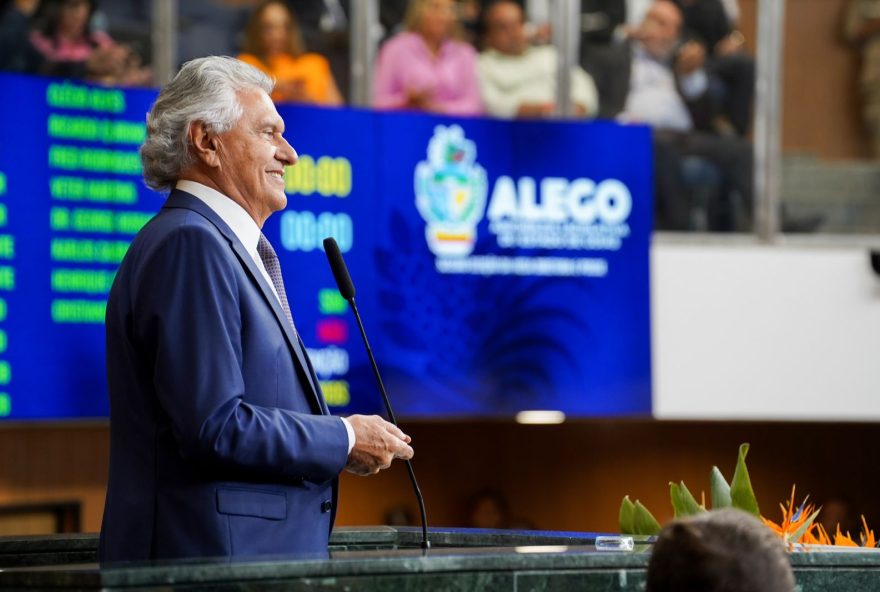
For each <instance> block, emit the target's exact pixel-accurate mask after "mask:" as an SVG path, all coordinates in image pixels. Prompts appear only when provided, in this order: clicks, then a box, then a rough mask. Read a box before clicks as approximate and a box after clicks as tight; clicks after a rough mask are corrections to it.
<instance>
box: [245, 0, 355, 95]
mask: <svg viewBox="0 0 880 592" xmlns="http://www.w3.org/2000/svg"><path fill="white" fill-rule="evenodd" d="M244 51H245V53H242V54H241V55H239V56H238V58H239V59H240V60H242V61H243V62H247V63H248V64H250V65H252V66H255V67H257V68H259V69H260V70H262V71H263V72H265V73H266V74H269V75H270V76H273V77H274V78H275V80H276V85H275V90H274V91H273V92H272V99H273V100H275V101H276V102H293V103H315V104H319V105H341V104H342V102H343V101H342V95H340V94H339V89H338V88H337V87H336V82H335V81H334V79H333V74H332V73H331V72H330V64H329V63H328V62H327V60H326V59H325V58H324V57H323V56H320V55H318V54H316V53H306V51H305V49H304V47H303V42H302V37H301V36H300V33H299V27H298V26H297V22H296V17H295V16H294V14H293V13H292V12H291V11H290V9H289V8H288V7H287V5H286V4H285V3H284V2H281V1H280V0H269V1H268V2H263V3H262V4H261V5H260V6H259V7H258V8H257V9H256V10H255V11H254V13H253V15H251V18H250V21H249V22H248V25H247V33H246V36H245V42H244Z"/></svg>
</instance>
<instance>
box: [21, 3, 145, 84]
mask: <svg viewBox="0 0 880 592" xmlns="http://www.w3.org/2000/svg"><path fill="white" fill-rule="evenodd" d="M95 9H96V5H95V2H94V0H45V1H44V2H42V3H41V5H40V7H39V9H38V10H37V12H36V14H35V15H34V23H35V24H34V26H33V27H32V30H31V33H30V42H31V45H33V47H34V48H35V49H36V51H37V52H38V53H39V54H40V57H41V63H40V65H39V67H38V71H39V72H40V73H42V74H49V75H54V76H74V77H84V78H87V79H89V80H92V81H95V82H101V83H105V84H119V85H131V86H137V85H145V84H148V83H149V82H150V81H151V79H152V75H151V73H150V71H149V70H147V69H145V68H141V67H140V59H139V58H138V56H137V55H136V54H135V53H134V52H132V51H131V50H130V49H129V48H128V47H125V46H123V45H120V44H118V43H115V42H114V41H113V40H112V39H111V38H110V36H109V35H107V34H106V33H104V32H103V31H93V30H92V28H91V24H90V21H91V18H92V15H93V14H94V12H95Z"/></svg>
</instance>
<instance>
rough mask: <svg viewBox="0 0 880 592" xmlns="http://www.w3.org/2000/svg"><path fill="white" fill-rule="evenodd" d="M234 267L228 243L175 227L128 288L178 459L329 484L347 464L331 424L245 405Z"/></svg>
mask: <svg viewBox="0 0 880 592" xmlns="http://www.w3.org/2000/svg"><path fill="white" fill-rule="evenodd" d="M237 265H239V262H238V261H237V260H236V259H235V258H234V256H233V255H232V254H231V252H230V249H229V246H228V244H227V243H225V242H222V241H221V240H220V239H219V238H218V237H217V236H215V235H214V234H213V233H212V232H211V231H210V230H208V229H204V228H199V227H195V228H194V227H190V226H185V227H181V228H179V229H178V230H177V231H175V232H173V233H172V234H171V235H169V236H166V237H165V239H164V240H163V241H162V244H161V245H159V246H158V247H157V248H156V249H154V250H153V251H152V253H150V254H149V255H148V260H147V261H146V262H145V264H144V265H143V267H142V269H143V273H142V274H140V275H139V276H138V277H137V278H135V280H134V281H135V283H136V285H135V286H134V294H135V295H134V296H133V300H134V302H133V307H134V314H135V318H134V322H133V327H134V332H135V335H134V338H135V340H136V341H137V342H138V343H140V344H142V345H143V347H144V355H145V356H147V357H148V359H151V360H152V361H153V383H154V386H155V391H156V394H157V397H158V404H159V406H160V407H161V409H162V411H163V412H164V413H165V414H166V415H167V416H168V418H169V421H170V424H171V428H172V430H173V433H174V436H175V438H176V440H177V442H178V444H179V446H180V452H181V455H182V456H183V457H184V458H187V459H190V460H197V461H206V462H210V463H212V464H216V465H220V466H224V467H228V468H233V469H239V470H243V471H256V472H258V473H261V474H265V475H269V476H272V477H277V478H284V477H289V478H303V479H306V480H309V481H314V482H325V481H327V480H330V479H332V478H334V477H336V476H337V475H338V473H339V472H340V471H341V470H342V468H343V467H344V466H345V463H346V460H347V456H348V437H347V433H346V429H345V426H344V425H343V423H342V422H341V421H340V420H339V418H337V417H330V416H318V415H310V414H304V413H296V412H293V411H289V410H285V409H279V408H272V407H261V406H257V405H252V404H249V403H247V402H245V401H244V394H245V393H244V379H243V377H242V371H241V367H242V343H241V314H240V308H239V305H240V303H239V290H238V285H237V281H238V280H237V277H240V275H238V276H237V275H236V267H235V266H237ZM274 363H275V362H274V360H271V361H267V371H270V372H272V371H275V367H274Z"/></svg>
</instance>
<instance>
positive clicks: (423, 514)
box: [348, 296, 431, 549]
mask: <svg viewBox="0 0 880 592" xmlns="http://www.w3.org/2000/svg"><path fill="white" fill-rule="evenodd" d="M348 303H349V304H350V305H351V310H352V312H353V313H354V318H355V321H357V326H358V329H360V331H361V337H362V338H363V340H364V347H365V348H366V349H367V357H368V358H370V365H371V366H372V367H373V375H374V376H375V377H376V384H378V385H379V392H380V393H382V401H383V402H384V403H385V410H386V411H387V412H388V419H389V421H391V423H393V424H394V425H397V418H396V417H394V410H393V409H391V401H390V400H389V399H388V392H387V391H386V390H385V383H383V382H382V376H381V375H380V374H379V366H377V365H376V357H375V356H374V355H373V349H372V348H371V347H370V342H369V340H367V332H366V331H365V330H364V324H363V322H361V315H360V313H359V312H358V309H357V304H355V302H354V296H352V297H351V298H349V300H348ZM404 462H405V463H406V471H407V473H409V480H410V481H411V482H412V486H413V491H415V494H416V500H418V502H419V514H420V515H421V518H422V545H421V546H422V549H429V548H430V547H431V543H430V542H429V541H428V515H427V513H426V512H425V499H424V498H423V497H422V490H421V489H419V482H418V481H417V480H416V473H415V471H414V470H413V466H412V462H411V461H410V460H405V461H404Z"/></svg>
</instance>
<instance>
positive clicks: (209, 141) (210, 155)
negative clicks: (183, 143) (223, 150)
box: [189, 121, 220, 168]
mask: <svg viewBox="0 0 880 592" xmlns="http://www.w3.org/2000/svg"><path fill="white" fill-rule="evenodd" d="M189 143H190V146H192V151H193V154H194V155H195V157H196V158H197V159H198V160H199V161H201V162H202V163H204V164H205V165H207V166H208V167H210V168H217V167H219V166H220V158H219V155H218V154H217V147H218V146H219V142H217V134H216V133H214V132H213V131H212V130H211V128H210V127H209V126H208V125H206V124H205V122H204V121H194V122H192V123H191V124H190V126H189Z"/></svg>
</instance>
